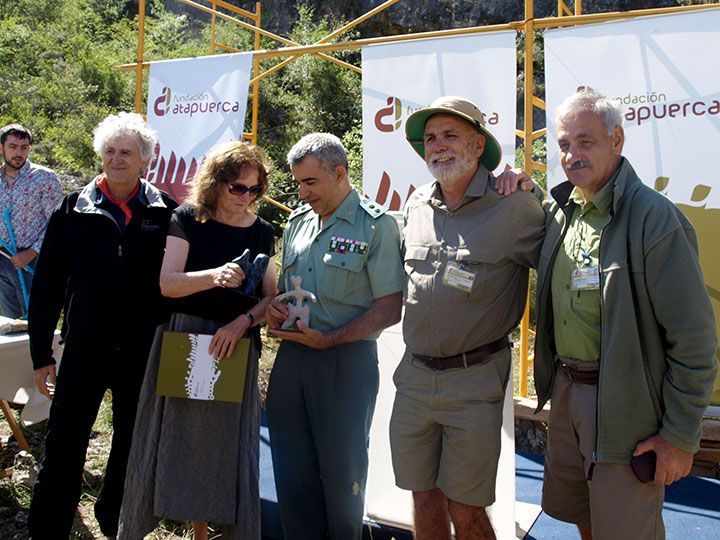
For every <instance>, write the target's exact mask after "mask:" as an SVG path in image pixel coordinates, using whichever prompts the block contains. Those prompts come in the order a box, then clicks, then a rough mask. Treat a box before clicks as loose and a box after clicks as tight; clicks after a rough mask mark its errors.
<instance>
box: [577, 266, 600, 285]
mask: <svg viewBox="0 0 720 540" xmlns="http://www.w3.org/2000/svg"><path fill="white" fill-rule="evenodd" d="M599 288H600V271H599V270H598V267H597V266H581V267H580V268H576V269H575V270H573V273H572V290H573V291H592V290H597V289H599Z"/></svg>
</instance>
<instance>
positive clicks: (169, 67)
mask: <svg viewBox="0 0 720 540" xmlns="http://www.w3.org/2000/svg"><path fill="white" fill-rule="evenodd" d="M251 69H252V53H242V54H224V55H218V56H206V57H202V58H187V59H182V60H169V61H166V62H154V63H152V64H151V65H150V81H149V83H148V105H147V121H148V124H150V125H151V126H152V127H153V128H155V129H156V130H157V132H158V140H159V142H160V144H159V146H160V148H159V152H158V155H157V156H156V158H155V159H154V160H153V162H152V163H151V164H150V167H149V169H148V175H147V178H148V180H149V181H151V182H153V183H154V184H155V185H157V186H158V187H159V188H160V189H163V190H165V191H167V192H169V193H170V194H171V195H173V196H174V197H175V198H176V199H177V200H178V201H182V200H183V199H184V198H185V194H186V190H187V182H189V181H190V180H192V178H193V176H194V175H195V172H196V171H197V169H198V168H199V167H200V164H201V163H202V161H203V159H204V158H205V155H206V154H207V153H208V152H209V151H210V150H211V149H212V148H213V147H214V146H215V145H216V144H218V143H220V142H224V141H228V140H233V139H234V140H237V139H240V138H242V134H243V127H244V126H245V109H246V105H247V95H248V84H249V81H250V71H251Z"/></svg>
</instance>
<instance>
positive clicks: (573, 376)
mask: <svg viewBox="0 0 720 540" xmlns="http://www.w3.org/2000/svg"><path fill="white" fill-rule="evenodd" d="M555 363H556V364H557V367H558V369H559V370H560V371H562V372H563V373H564V374H565V376H566V377H567V378H568V379H570V380H571V381H572V382H574V383H580V384H597V383H598V379H599V377H600V370H599V369H590V370H587V369H577V368H576V367H575V366H571V365H569V364H566V363H565V362H563V361H562V360H560V359H556V360H555Z"/></svg>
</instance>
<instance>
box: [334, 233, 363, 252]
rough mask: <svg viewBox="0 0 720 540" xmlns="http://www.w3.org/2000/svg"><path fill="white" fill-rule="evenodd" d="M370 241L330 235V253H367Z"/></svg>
mask: <svg viewBox="0 0 720 540" xmlns="http://www.w3.org/2000/svg"><path fill="white" fill-rule="evenodd" d="M367 249H368V243H367V242H361V241H360V240H352V239H350V238H340V237H339V236H332V237H330V246H329V247H328V252H330V253H357V254H358V255H365V254H366V253H367Z"/></svg>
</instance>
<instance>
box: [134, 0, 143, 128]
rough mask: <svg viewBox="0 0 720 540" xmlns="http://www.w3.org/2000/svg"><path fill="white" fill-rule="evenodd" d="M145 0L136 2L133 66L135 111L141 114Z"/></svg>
mask: <svg viewBox="0 0 720 540" xmlns="http://www.w3.org/2000/svg"><path fill="white" fill-rule="evenodd" d="M144 57H145V0H140V2H139V4H138V46H137V62H136V63H135V65H134V68H135V112H137V113H140V114H142V109H143V107H142V105H143V104H142V84H143V67H144V66H145V62H143V58H144Z"/></svg>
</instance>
